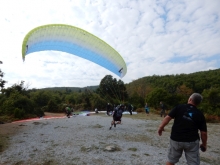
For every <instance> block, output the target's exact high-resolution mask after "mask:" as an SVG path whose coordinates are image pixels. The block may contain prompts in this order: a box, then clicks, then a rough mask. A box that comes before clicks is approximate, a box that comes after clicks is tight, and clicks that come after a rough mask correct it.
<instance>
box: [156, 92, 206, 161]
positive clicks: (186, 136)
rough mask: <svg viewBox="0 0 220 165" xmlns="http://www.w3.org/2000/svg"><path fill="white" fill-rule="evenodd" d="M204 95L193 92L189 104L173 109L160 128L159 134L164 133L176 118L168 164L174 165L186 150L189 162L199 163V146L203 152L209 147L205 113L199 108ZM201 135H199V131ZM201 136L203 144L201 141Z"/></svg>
mask: <svg viewBox="0 0 220 165" xmlns="http://www.w3.org/2000/svg"><path fill="white" fill-rule="evenodd" d="M201 101H202V96H201V95H200V94H199V93H193V94H192V95H191V96H190V97H189V99H188V103H187V104H181V105H178V106H176V107H175V108H173V109H172V110H171V112H170V113H169V114H168V115H167V116H166V117H165V118H164V119H163V121H162V123H161V124H160V126H159V128H158V134H159V136H161V135H162V132H163V131H164V127H165V126H166V125H167V124H168V123H169V122H170V120H171V119H174V123H173V126H172V130H171V136H170V148H169V151H168V161H167V162H166V165H174V164H175V163H177V162H178V161H179V159H180V157H181V156H182V153H183V151H184V153H185V157H186V160H187V164H189V165H192V164H193V165H199V164H200V157H199V147H200V148H201V150H202V151H203V152H205V151H206V149H207V139H208V135H207V125H206V120H205V117H204V115H203V113H202V112H201V111H200V110H199V109H197V106H198V105H199V104H200V103H201ZM198 131H199V132H200V136H199V132H198ZM200 138H201V141H202V143H201V145H199V143H200Z"/></svg>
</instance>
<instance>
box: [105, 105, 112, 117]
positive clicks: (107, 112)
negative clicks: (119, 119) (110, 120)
mask: <svg viewBox="0 0 220 165" xmlns="http://www.w3.org/2000/svg"><path fill="white" fill-rule="evenodd" d="M110 111H111V105H110V104H109V103H108V104H107V106H106V114H107V115H108V116H110V114H109V112H110Z"/></svg>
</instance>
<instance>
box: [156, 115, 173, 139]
mask: <svg viewBox="0 0 220 165" xmlns="http://www.w3.org/2000/svg"><path fill="white" fill-rule="evenodd" d="M171 119H172V118H171V117H170V116H168V115H167V116H166V117H165V118H164V119H163V121H162V123H161V124H160V126H159V128H158V131H157V132H158V134H159V136H161V135H162V132H163V131H164V127H165V126H166V125H167V124H168V123H169V122H170V120H171Z"/></svg>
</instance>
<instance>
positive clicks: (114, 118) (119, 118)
mask: <svg viewBox="0 0 220 165" xmlns="http://www.w3.org/2000/svg"><path fill="white" fill-rule="evenodd" d="M113 120H114V121H121V117H113Z"/></svg>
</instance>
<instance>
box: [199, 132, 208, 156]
mask: <svg viewBox="0 0 220 165" xmlns="http://www.w3.org/2000/svg"><path fill="white" fill-rule="evenodd" d="M200 135H201V140H202V144H201V145H200V147H204V148H205V150H204V151H203V152H205V151H206V149H207V139H208V135H207V132H204V131H200Z"/></svg>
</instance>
